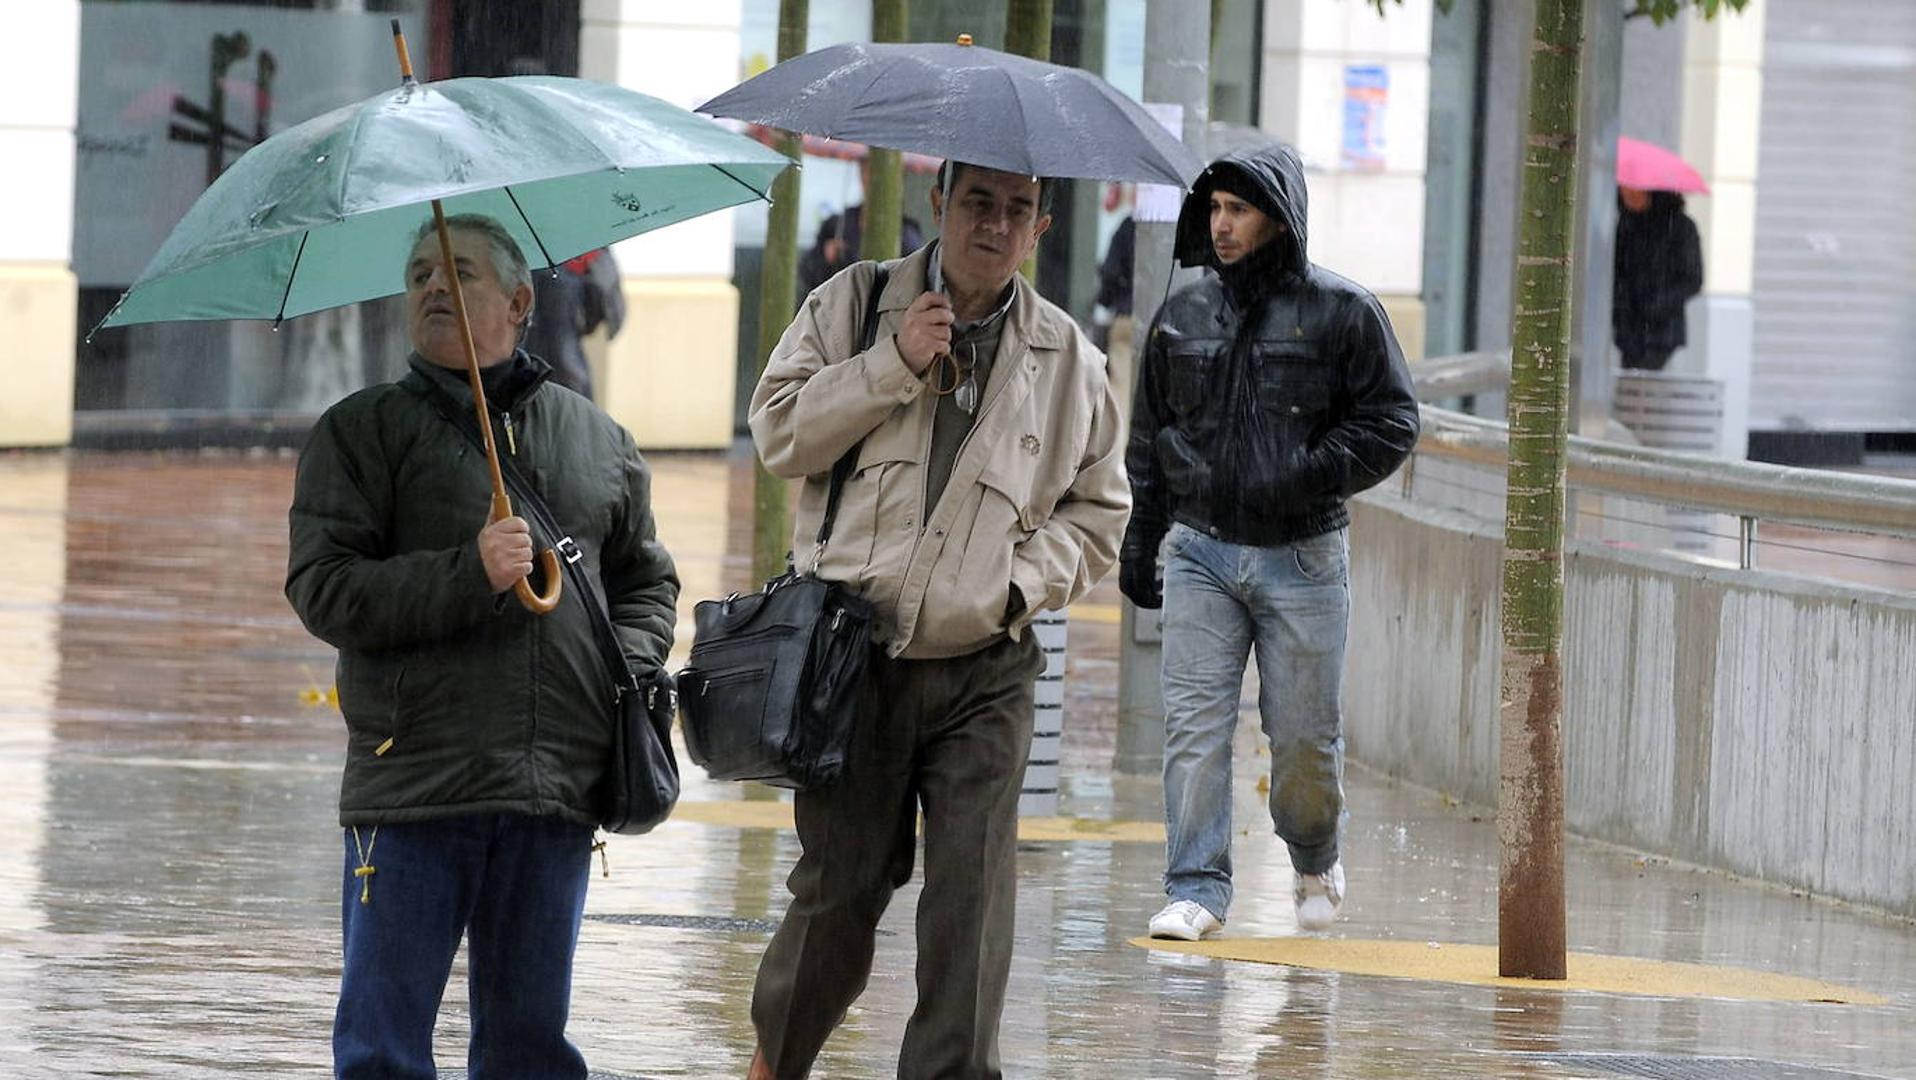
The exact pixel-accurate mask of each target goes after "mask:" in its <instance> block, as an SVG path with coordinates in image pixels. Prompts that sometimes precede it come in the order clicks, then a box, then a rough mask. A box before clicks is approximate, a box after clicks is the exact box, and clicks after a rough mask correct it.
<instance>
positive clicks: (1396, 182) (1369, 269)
mask: <svg viewBox="0 0 1916 1080" xmlns="http://www.w3.org/2000/svg"><path fill="white" fill-rule="evenodd" d="M1433 10H1434V9H1433V6H1432V4H1431V2H1430V0H1408V2H1406V3H1404V4H1403V5H1402V6H1401V7H1394V8H1392V10H1391V13H1390V17H1389V18H1383V19H1380V18H1378V17H1377V12H1376V11H1374V10H1372V9H1371V8H1370V7H1369V6H1368V5H1366V4H1353V3H1346V2H1345V0H1302V2H1293V0H1266V3H1265V5H1264V42H1263V55H1262V61H1263V68H1262V72H1261V75H1260V78H1259V87H1260V96H1261V100H1260V102H1259V111H1258V116H1259V120H1258V124H1259V126H1260V127H1262V128H1263V129H1264V130H1266V131H1268V132H1270V133H1271V134H1272V135H1274V136H1276V137H1277V138H1278V139H1281V140H1282V141H1284V142H1288V143H1290V144H1292V145H1293V146H1295V147H1297V151H1298V154H1299V155H1300V156H1302V157H1303V159H1304V167H1305V170H1306V172H1307V173H1308V174H1309V184H1310V196H1311V199H1310V203H1311V206H1310V218H1311V220H1310V230H1311V237H1310V246H1311V251H1310V254H1311V260H1312V261H1313V262H1316V263H1318V264H1320V265H1322V266H1325V267H1327V268H1329V269H1332V270H1335V271H1337V272H1338V273H1340V274H1345V275H1347V276H1349V277H1350V278H1352V279H1353V280H1355V281H1357V282H1359V283H1360V284H1362V285H1364V286H1365V287H1366V288H1368V289H1370V290H1371V291H1372V292H1374V293H1376V294H1377V295H1378V298H1379V299H1380V300H1381V301H1382V302H1383V305H1384V308H1385V310H1386V312H1388V314H1389V316H1390V320H1391V325H1392V326H1393V327H1394V328H1395V329H1396V331H1397V338H1398V340H1399V341H1400V342H1402V343H1403V345H1404V347H1405V349H1406V351H1407V352H1409V353H1410V355H1412V356H1413V357H1416V356H1421V355H1422V353H1423V341H1424V304H1423V300H1422V295H1421V294H1422V292H1423V280H1422V277H1423V261H1422V258H1421V255H1422V251H1423V241H1424V166H1425V159H1426V157H1427V156H1428V155H1427V153H1426V143H1425V140H1426V137H1427V134H1428V129H1429V120H1430V25H1431V19H1432V17H1433ZM1352 65H1359V66H1378V67H1382V68H1384V69H1385V72H1386V78H1387V80H1388V83H1389V88H1388V91H1387V101H1386V103H1385V104H1384V106H1383V108H1384V116H1383V127H1384V145H1383V162H1382V166H1381V168H1375V169H1363V168H1353V167H1348V166H1347V165H1346V164H1345V163H1344V162H1343V155H1342V150H1343V137H1344V128H1343V124H1344V98H1345V68H1346V67H1348V66H1352Z"/></svg>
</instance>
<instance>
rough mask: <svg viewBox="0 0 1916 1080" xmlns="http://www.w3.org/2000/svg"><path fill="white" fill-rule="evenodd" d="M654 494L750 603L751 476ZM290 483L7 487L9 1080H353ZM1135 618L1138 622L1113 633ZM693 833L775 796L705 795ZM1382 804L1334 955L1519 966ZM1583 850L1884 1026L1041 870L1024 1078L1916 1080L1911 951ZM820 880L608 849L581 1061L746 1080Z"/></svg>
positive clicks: (1433, 806) (1658, 868)
mask: <svg viewBox="0 0 1916 1080" xmlns="http://www.w3.org/2000/svg"><path fill="white" fill-rule="evenodd" d="M655 465H656V468H657V472H658V486H657V492H658V498H659V501H660V507H661V524H662V530H663V532H664V534H665V539H666V541H667V543H668V545H670V546H671V547H672V549H673V551H674V552H675V554H677V555H678V557H679V560H680V566H681V569H682V571H683V573H684V575H685V578H686V583H687V589H686V599H687V603H688V610H689V603H690V601H692V600H694V599H696V598H698V597H700V596H706V595H712V594H714V593H716V592H719V591H722V589H725V588H732V587H736V585H737V584H738V583H739V579H741V578H743V577H744V576H746V574H745V569H746V563H745V560H744V558H743V556H742V550H743V547H742V540H741V536H742V530H741V529H740V528H739V527H738V525H737V523H736V515H735V514H732V513H730V512H728V507H731V508H735V507H737V506H738V505H739V504H740V503H741V502H742V501H743V500H742V497H741V496H739V494H738V488H739V484H738V482H737V480H736V478H737V477H738V476H739V475H740V473H741V470H740V469H739V468H738V466H737V464H736V463H735V462H728V461H726V460H725V459H724V458H721V457H717V456H699V455H685V456H661V457H660V458H659V459H658V460H657V461H656V462H655ZM290 483H291V463H290V461H289V460H287V459H284V458H280V457H273V456H265V457H254V456H242V455H229V456H207V457H201V456H187V457H178V456H176V457H96V456H86V455H79V456H71V457H60V456H51V455H21V456H8V457H0V528H4V529H5V530H6V534H7V535H8V536H9V538H10V539H12V540H13V544H12V545H11V546H12V549H13V550H12V554H13V555H14V558H13V560H11V562H12V570H13V573H12V575H11V577H12V582H11V586H12V587H11V588H10V589H9V591H8V593H7V595H6V596H5V598H3V599H0V791H4V792H5V795H4V797H0V1077H6V1078H14V1077H20V1078H39V1077H75V1076H123V1077H216V1076H235V1077H240V1076H244V1077H258V1076H312V1075H318V1074H323V1073H324V1072H325V1070H326V1067H327V1064H328V1060H329V1053H328V1042H327V1040H328V1032H329V1025H330V1020H331V1011H332V995H333V992H334V990H335V988H336V982H337V978H338V962H337V942H338V907H337V905H338V903H339V899H338V895H337V888H338V886H337V873H338V866H339V859H340V843H341V841H340V835H339V832H338V830H337V828H336V827H334V826H333V824H332V822H333V821H334V816H333V799H334V796H335V793H336V788H337V783H338V762H339V756H340V748H341V745H342V737H341V736H342V732H341V728H340V725H339V721H338V718H337V716H336V715H335V714H334V713H332V712H331V711H330V710H329V709H328V708H327V707H325V706H324V704H323V703H321V704H306V703H302V700H301V695H302V692H303V691H309V690H311V689H312V688H314V686H315V685H316V684H323V683H325V682H328V681H329V678H330V674H329V673H330V664H331V654H330V651H329V650H328V649H327V648H326V647H325V646H323V645H322V644H320V643H319V642H316V641H314V640H313V639H311V638H310V637H308V636H307V635H306V634H305V632H304V631H303V629H301V627H300V626H299V624H298V622H297V620H296V619H294V618H293V616H292V614H291V612H290V611H289V610H287V608H286V606H285V602H284V601H283V599H281V597H280V591H279V587H280V575H281V573H282V572H283V567H284V557H285V537H284V528H285V507H286V500H287V495H288V492H289V490H290ZM728 490H729V491H730V495H729V496H728V494H727V492H728ZM1112 599H1113V597H1112V595H1111V593H1110V590H1109V586H1105V587H1101V589H1100V590H1099V592H1098V593H1097V594H1096V595H1094V597H1093V598H1092V601H1093V603H1094V604H1108V603H1110V602H1112ZM1115 651H1116V627H1115V626H1113V625H1111V624H1110V623H1109V621H1108V620H1102V619H1099V618H1089V617H1087V618H1085V619H1082V620H1080V621H1079V622H1078V623H1077V624H1075V625H1074V627H1073V630H1072V639H1071V657H1070V665H1071V667H1070V676H1069V677H1070V684H1069V687H1070V689H1069V695H1068V699H1067V721H1066V727H1067V736H1066V744H1065V753H1064V761H1065V777H1064V784H1063V803H1064V807H1063V812H1064V813H1066V814H1076V815H1081V816H1090V817H1109V818H1117V819H1128V820H1142V821H1151V820H1155V819H1156V818H1157V816H1158V815H1159V814H1160V812H1161V805H1160V802H1159V794H1158V786H1157V783H1156V780H1155V777H1152V776H1149V775H1132V774H1125V773H1122V772H1118V771H1116V770H1114V769H1113V768H1112V762H1113V760H1114V758H1115V757H1116V756H1117V755H1116V752H1115V751H1116V747H1118V746H1120V745H1122V744H1123V743H1124V741H1125V739H1124V735H1123V733H1121V732H1119V731H1118V730H1117V724H1116V721H1115V719H1114V713H1115V709H1114V704H1113V703H1114V700H1115V697H1114V695H1115V691H1114V688H1113V681H1114V679H1115V661H1114V657H1115ZM1253 734H1254V728H1253V727H1252V726H1250V725H1246V726H1245V728H1244V730H1243V731H1242V733H1241V736H1242V737H1241V738H1240V741H1239V745H1238V758H1237V760H1238V768H1237V775H1236V784H1235V789H1234V790H1235V795H1234V798H1235V809H1236V813H1237V823H1238V832H1239V840H1238V843H1237V845H1236V846H1237V852H1236V857H1237V863H1238V901H1237V904H1236V907H1235V910H1234V911H1233V913H1232V917H1231V922H1230V926H1229V931H1230V932H1231V933H1235V934H1250V935H1278V934H1288V933H1293V932H1294V926H1293V924H1292V920H1291V915H1290V910H1289V908H1290V905H1289V900H1288V894H1289V874H1288V869H1287V867H1286V866H1285V864H1284V860H1283V857H1282V854H1281V850H1280V847H1279V845H1278V844H1277V843H1276V841H1275V840H1274V838H1273V837H1271V836H1270V832H1269V827H1268V822H1267V819H1265V818H1264V816H1263V811H1262V799H1261V797H1260V796H1259V795H1258V793H1257V791H1256V779H1257V776H1258V774H1259V772H1260V771H1261V770H1262V767H1263V761H1262V759H1261V758H1260V756H1259V752H1258V749H1257V747H1256V745H1255V742H1254V741H1253V739H1252V735H1253ZM686 797H687V798H688V799H700V800H718V799H736V798H745V797H756V798H768V797H776V796H775V795H774V794H773V793H771V792H768V791H766V790H764V789H748V788H745V787H742V786H738V785H719V784H714V783H712V782H710V781H707V780H705V779H703V778H702V777H697V776H694V777H691V778H689V781H688V785H687V792H686ZM1350 802H1351V813H1352V816H1351V823H1350V831H1349V838H1348V842H1347V845H1346V847H1347V864H1348V866H1349V870H1350V882H1351V885H1350V888H1351V899H1350V902H1349V904H1348V905H1347V908H1346V915H1347V918H1346V920H1345V921H1344V922H1343V923H1341V924H1340V925H1339V927H1338V929H1337V930H1336V931H1335V932H1334V934H1333V936H1345V937H1369V938H1396V939H1403V940H1411V941H1444V942H1476V943H1488V942H1490V941H1492V940H1494V935H1495V924H1496V920H1495V902H1496V900H1495V893H1496V889H1495V867H1496V841H1495V835H1494V830H1493V828H1492V826H1491V824H1490V823H1489V822H1488V821H1486V820H1485V812H1484V811H1482V810H1481V809H1475V808H1471V807H1465V806H1458V805H1455V804H1454V803H1453V802H1451V801H1450V800H1447V799H1445V798H1443V797H1442V796H1440V795H1438V794H1435V793H1432V792H1428V791H1424V790H1421V789H1417V788H1413V787H1409V786H1405V785H1401V784H1397V783H1395V782H1393V781H1391V780H1389V779H1388V778H1385V777H1380V776H1377V775H1374V774H1370V773H1366V772H1364V771H1362V770H1361V769H1358V770H1354V771H1353V774H1352V776H1351V778H1350ZM1569 850H1570V856H1569V868H1568V873H1569V882H1570V915H1571V917H1570V936H1571V944H1572V947H1573V948H1576V949H1581V950H1587V951H1596V952H1605V953H1617V954H1626V955H1635V956H1643V957H1650V958H1655V959H1666V960H1682V961H1692V962H1702V963H1711V964H1726V965H1736V966H1745V967H1754V968H1761V969H1769V970H1777V971H1786V972H1790V973H1794V974H1800V975H1807V976H1813V977H1816V978H1822V979H1828V980H1831V981H1834V982H1840V983H1845V984H1851V985H1855V986H1858V987H1862V988H1866V989H1870V990H1874V991H1876V992H1878V993H1882V994H1885V995H1887V996H1888V997H1889V998H1890V1004H1888V1005H1885V1006H1880V1007H1852V1006H1830V1005H1821V1006H1819V1005H1789V1004H1774V1003H1747V1002H1734V1001H1723V1000H1677V999H1655V998H1626V997H1620V996H1609V995H1599V994H1558V993H1553V992H1548V991H1532V990H1503V989H1490V988H1477V987H1460V986H1451V985H1444V984H1435V983H1423V982H1415V981H1410V980H1401V979H1389V978H1378V977H1364V976H1352V975H1337V974H1331V973H1324V972H1315V971H1305V970H1296V969H1289V968H1282V967H1272V966H1261V965H1256V964H1248V963H1234V962H1223V961H1215V960H1207V959H1202V958H1192V957H1182V956H1174V955H1170V954H1163V953H1155V952H1146V951H1143V950H1139V949H1136V948H1133V947H1131V946H1130V945H1128V944H1126V939H1128V938H1131V937H1133V936H1135V935H1137V934H1138V933H1140V932H1141V931H1142V929H1143V925H1144V921H1145V919H1146V918H1147V917H1148V916H1149V915H1150V913H1151V912H1152V911H1153V910H1155V908H1156V907H1157V905H1158V903H1159V902H1160V897H1159V895H1158V891H1157V876H1158V874H1159V872H1160V871H1161V869H1162V865H1161V864H1162V850H1161V848H1159V847H1157V846H1156V845H1153V844H1138V843H1106V842H1082V841H1080V842H1069V843H1065V842H1045V843H1031V844H1026V845H1024V846H1023V849H1022V851H1021V856H1020V882H1021V893H1020V900H1019V919H1018V940H1017V953H1016V960H1015V964H1014V970H1013V974H1012V985H1011V990H1010V998H1009V1005H1008V1007H1007V1010H1006V1017H1005V1024H1004V1037H1003V1048H1004V1059H1005V1069H1006V1074H1007V1075H1008V1076H1014V1077H1120V1076H1121V1077H1208V1076H1233V1077H1235V1076H1270V1077H1293V1076H1295V1077H1353V1078H1356V1077H1400V1076H1415V1077H1520V1076H1529V1077H1577V1076H1583V1077H1595V1076H1604V1075H1615V1073H1614V1072H1603V1071H1593V1069H1594V1068H1595V1066H1592V1065H1590V1064H1589V1062H1590V1061H1591V1060H1594V1059H1593V1058H1592V1057H1591V1056H1592V1055H1600V1054H1634V1055H1640V1056H1644V1057H1646V1058H1655V1059H1657V1060H1661V1061H1665V1062H1678V1063H1681V1062H1683V1061H1689V1060H1695V1059H1704V1058H1711V1057H1718V1058H1746V1059H1751V1060H1754V1061H1758V1062H1792V1063H1796V1064H1798V1065H1800V1066H1804V1067H1806V1068H1809V1067H1814V1068H1821V1069H1825V1070H1836V1071H1852V1072H1860V1073H1866V1074H1873V1075H1879V1076H1903V1077H1909V1076H1916V927H1913V926H1912V925H1911V924H1909V923H1908V922H1904V921H1898V920H1894V919H1890V918H1886V917H1883V916H1880V915H1876V914H1872V913H1870V912H1867V911H1862V910H1858V909H1853V908H1847V907H1842V906H1838V905H1833V904H1828V903H1824V902H1820V901H1816V900H1812V899H1808V898H1804V897H1799V896H1794V895H1791V894H1789V893H1787V892H1784V891H1781V890H1776V889H1771V888H1767V887H1764V886H1761V885H1756V884H1751V883H1746V882H1739V881H1736V880H1734V879H1732V878H1729V877H1727V876H1724V875H1720V874H1714V873H1706V872H1701V871H1695V870H1690V869H1686V868H1682V867H1675V866H1670V865H1667V864H1664V863H1663V862H1661V861H1659V860H1645V859H1641V858H1639V857H1636V856H1634V855H1632V854H1631V853H1629V852H1625V851H1621V850H1618V849H1614V848H1609V847H1604V846H1600V845H1594V844H1585V843H1572V844H1571V845H1570V849H1569ZM796 854H797V845H796V839H795V837H794V836H793V835H792V834H791V833H790V832H788V831H784V830H782V829H776V828H737V827H725V826H718V825H711V824H704V823H701V822H697V821H675V822H671V823H668V824H667V825H666V826H664V827H662V828H661V829H660V830H658V831H657V832H656V833H654V834H652V835H650V836H645V837H616V838H614V839H613V841H612V844H611V846H610V852H609V855H610V860H611V876H610V877H609V878H596V877H595V879H594V881H593V886H592V890H591V893H590V896H589V899H588V915H589V917H588V919H587V922H586V924H585V929H584V931H583V935H582V942H581V946H580V953H579V974H578V981H577V989H576V992H575V996H574V1017H575V1019H574V1023H573V1029H572V1030H573V1035H574V1038H575V1039H576V1041H577V1042H578V1043H579V1044H580V1046H581V1047H582V1048H583V1049H584V1050H585V1051H586V1053H587V1056H588V1058H589V1060H591V1062H592V1063H593V1066H594V1067H595V1068H596V1069H599V1070H603V1071H604V1073H605V1075H607V1076H630V1077H648V1078H651V1077H660V1078H662V1077H723V1076H738V1075H742V1074H743V1072H744V1067H745V1063H746V1060H747V1058H748V1056H749V1054H750V1051H751V1031H750V1025H749V1021H748V1019H747V1015H746V1010H747V1003H748V1001H749V995H750V988H751V983H752V978H753V973H754V971H755V969H756V965H757V961H758V956H759V953H760V951H761V950H762V949H763V946H764V943H765V941H766V939H767V936H768V934H769V926H770V925H771V924H772V923H773V922H774V921H775V920H777V919H778V918H779V916H780V915H781V914H782V911H783V901H784V895H785V894H784V889H783V882H784V878H785V875H786V874H787V873H788V872H789V870H790V868H791V865H792V862H793V859H794V858H795V857H796ZM916 895H917V885H916V884H915V883H914V884H913V885H911V886H908V887H907V888H906V889H904V890H903V891H901V892H900V893H899V895H898V897H897V898H896V900H895V901H894V902H893V904H892V907H891V909H890V911H889V912H888V913H887V916H886V919H885V923H884V925H883V930H884V933H883V934H882V935H881V937H880V939H879V943H878V960H877V968H876V971H875V972H874V975H873V978H872V983H871V986H870V987H869V988H868V990H867V991H866V993H865V995H864V997H863V998H862V999H861V1001H860V1003H859V1004H858V1006H857V1007H855V1008H854V1010H853V1012H852V1014H851V1016H850V1017H849V1019H848V1021H847V1023H846V1025H845V1026H844V1028H843V1029H842V1030H841V1031H840V1032H839V1033H838V1034H837V1035H836V1036H835V1037H834V1038H833V1040H832V1042H831V1044H830V1045H829V1046H828V1047H827V1050H826V1052H825V1055H824V1056H823V1058H822V1059H821V1060H820V1063H819V1066H818V1070H817V1075H819V1076H822V1077H831V1078H839V1077H845V1078H853V1080H857V1078H867V1077H882V1076H891V1075H893V1073H894V1072H895V1068H896V1052H897V1046H898V1042H899V1038H900V1035H901V1033H902V1031H903V1027H904V1023H905V1020H906V1018H907V1017H908V1016H909V1014H910V1010H911V1006H912V1001H913V986H912V981H911V956H912V953H913V951H914V949H915V942H914V934H913V928H912V921H911V916H912V910H913V907H914V903H915V900H916ZM462 978H463V965H462V967H461V969H460V970H459V971H458V972H456V973H455V982H454V984H453V986H452V987H451V989H450V991H449V993H448V1000H447V1003H446V1008H445V1010H444V1016H443V1018H442V1023H441V1030H440V1032H439V1041H438V1044H437V1045H438V1048H439V1054H440V1059H441V1062H442V1064H443V1065H445V1066H446V1067H447V1068H448V1069H449V1070H451V1069H454V1068H456V1067H457V1066H459V1065H460V1064H462V1059H463V1056H464V1055H463V1052H462V1047H463V1038H464V1025H465V1008H464V1003H463V993H462V991H461V985H462V983H461V982H460V981H459V980H460V979H462ZM1613 1060H1614V1059H1613ZM1696 1064H1697V1065H1698V1067H1701V1066H1702V1065H1704V1064H1707V1063H1706V1062H1701V1061H1697V1062H1696ZM1677 1067H1678V1066H1677V1065H1670V1066H1669V1068H1671V1069H1675V1068H1677ZM1650 1075H1657V1074H1654V1073H1653V1074H1650ZM1668 1075H1684V1074H1682V1073H1680V1072H1674V1071H1672V1072H1669V1073H1668ZM1775 1075H1779V1076H1782V1075H1788V1073H1787V1072H1776V1073H1775ZM1803 1075H1810V1074H1808V1073H1804V1074H1803Z"/></svg>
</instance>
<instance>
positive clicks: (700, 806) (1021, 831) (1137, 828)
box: [672, 799, 1164, 844]
mask: <svg viewBox="0 0 1916 1080" xmlns="http://www.w3.org/2000/svg"><path fill="white" fill-rule="evenodd" d="M672 820H673V821H695V822H698V823H699V824H701V825H723V826H727V827H730V828H734V829H790V828H792V827H793V825H792V804H791V803H789V802H786V801H785V800H783V799H779V800H771V799H722V800H716V799H715V800H707V801H688V802H682V803H680V804H679V805H678V808H677V809H675V810H673V811H672ZM1018 839H1020V840H1029V841H1060V840H1089V841H1094V842H1103V843H1119V844H1162V843H1164V824H1163V823H1162V822H1156V821H1102V820H1098V819H1095V818H1066V817H1030V818H1020V819H1018Z"/></svg>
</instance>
